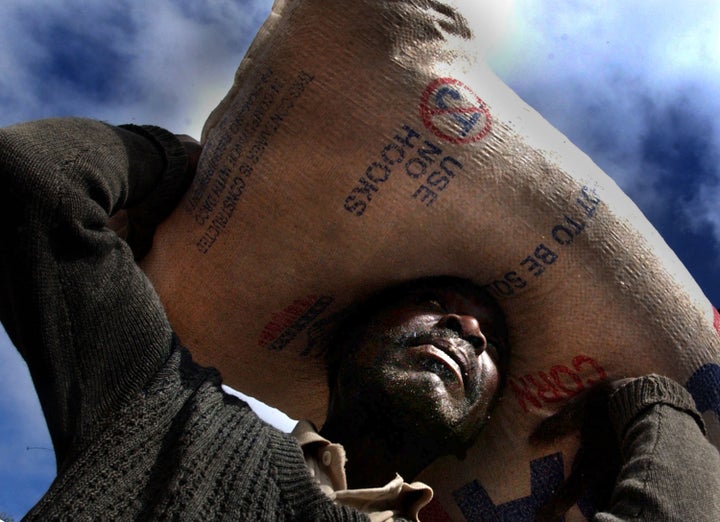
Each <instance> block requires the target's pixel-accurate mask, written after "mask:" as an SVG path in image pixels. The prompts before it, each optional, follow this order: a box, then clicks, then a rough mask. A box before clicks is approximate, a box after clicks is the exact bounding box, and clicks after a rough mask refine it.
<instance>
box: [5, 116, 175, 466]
mask: <svg viewBox="0 0 720 522" xmlns="http://www.w3.org/2000/svg"><path fill="white" fill-rule="evenodd" d="M154 135H156V136H157V138H154V137H153V136H154ZM172 139H173V138H172V136H171V135H168V134H167V133H161V132H159V131H157V130H155V129H149V130H144V129H141V128H135V129H121V128H118V127H112V126H110V125H106V124H103V123H100V122H96V121H90V120H84V119H71V118H65V119H54V120H44V121H38V122H32V123H25V124H20V125H15V126H12V127H8V128H5V129H0V212H1V214H0V227H1V228H0V235H1V236H0V237H2V242H3V246H2V249H0V268H1V270H2V276H1V277H2V290H1V294H0V317H1V318H2V322H3V325H4V326H5V328H6V330H7V332H8V334H9V336H10V339H11V340H12V342H13V343H14V344H15V346H16V347H17V348H18V349H19V350H20V352H21V354H22V355H23V357H24V358H25V361H26V362H27V364H28V366H29V368H30V373H31V375H32V377H33V380H34V383H35V386H36V389H37V392H38V395H39V397H40V401H41V404H42V407H43V411H44V414H45V417H46V420H47V422H48V426H49V429H50V434H51V436H52V439H53V443H54V446H55V450H56V456H57V461H58V467H59V469H62V467H63V463H64V461H65V460H66V459H67V458H68V457H69V456H70V455H71V454H72V453H73V448H77V447H79V446H81V445H82V444H83V442H84V441H86V440H88V439H90V438H92V437H93V436H94V435H95V434H96V433H97V432H98V430H100V429H102V427H103V424H104V422H105V421H106V420H107V419H111V418H112V415H113V412H114V411H116V410H117V409H118V408H119V407H120V405H121V403H122V402H123V401H125V400H127V398H128V397H131V396H133V394H137V393H138V392H140V390H141V388H142V386H143V385H144V384H145V383H146V382H147V381H148V380H149V378H150V377H151V376H152V375H153V374H154V373H155V372H156V371H157V370H158V368H159V367H160V366H161V365H162V364H163V362H164V361H165V360H166V358H167V357H168V354H169V349H170V340H171V329H170V326H169V324H168V321H167V319H166V318H165V315H164V312H163V309H162V306H161V305H160V303H159V300H158V298H157V296H156V295H155V293H154V291H153V290H152V288H151V286H150V284H149V283H148V281H147V280H146V279H145V277H144V276H143V274H142V273H141V272H140V271H139V270H138V269H137V268H136V267H135V265H134V263H132V254H131V253H130V251H129V248H128V247H127V245H126V244H125V243H124V242H123V241H122V240H121V239H119V238H118V237H117V236H116V235H115V234H114V233H113V232H112V231H111V230H110V229H109V228H107V226H106V225H107V221H108V216H109V215H111V214H113V213H114V212H115V211H116V210H118V209H120V208H123V207H126V206H134V205H138V204H140V203H141V202H142V201H145V200H147V199H148V198H150V197H155V196H153V194H154V192H155V191H156V190H158V188H160V190H161V191H162V193H163V194H165V193H166V192H168V189H167V187H168V186H172V185H173V181H172V178H177V177H181V176H182V174H183V173H184V163H183V162H184V159H183V158H182V150H181V149H182V146H181V145H180V144H179V143H175V144H173V143H172ZM161 140H164V142H165V143H162V142H161ZM168 144H170V145H169V146H168ZM166 149H167V150H172V151H174V152H173V153H172V154H166V153H165V152H164V151H165V150H166ZM169 179H170V181H169ZM174 183H175V184H176V185H178V186H180V185H181V184H182V180H180V181H176V182H174Z"/></svg>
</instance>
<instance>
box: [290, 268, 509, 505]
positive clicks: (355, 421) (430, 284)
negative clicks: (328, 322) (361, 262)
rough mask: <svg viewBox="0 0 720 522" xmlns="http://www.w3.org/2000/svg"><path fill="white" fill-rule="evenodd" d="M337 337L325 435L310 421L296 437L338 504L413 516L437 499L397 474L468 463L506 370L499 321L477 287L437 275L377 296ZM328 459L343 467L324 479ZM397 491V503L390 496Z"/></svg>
mask: <svg viewBox="0 0 720 522" xmlns="http://www.w3.org/2000/svg"><path fill="white" fill-rule="evenodd" d="M334 330H335V332H334V334H332V335H331V336H330V339H329V341H327V342H326V344H327V350H328V351H327V355H326V359H327V363H328V364H327V365H328V381H329V388H330V399H329V410H328V415H327V421H326V422H325V424H324V426H323V427H322V430H321V431H320V434H321V435H322V437H319V436H317V435H316V434H315V432H314V429H313V428H312V427H311V426H310V425H309V424H308V423H306V422H301V423H300V424H299V425H298V427H297V428H296V430H295V431H294V435H295V436H296V437H297V438H298V440H299V441H300V443H301V444H302V445H303V449H304V450H305V455H306V459H307V460H308V461H309V465H310V468H311V469H313V470H314V475H315V477H316V478H317V479H318V480H319V481H320V482H321V487H322V489H323V490H324V491H326V493H328V494H329V495H330V496H331V497H332V498H333V499H335V500H336V501H338V502H341V503H343V504H346V505H353V506H355V507H362V508H365V509H366V510H367V508H368V507H372V509H373V510H376V511H387V510H388V509H391V510H393V509H394V510H395V511H396V512H397V511H399V506H400V505H401V504H402V503H405V505H412V506H413V509H412V511H411V512H410V513H406V515H410V518H416V517H417V510H416V509H419V508H421V507H422V506H424V505H425V504H426V503H427V502H428V501H429V500H430V496H431V492H429V490H428V488H426V487H424V486H423V485H421V484H419V483H416V484H411V485H408V484H403V482H402V480H401V478H400V476H402V477H408V478H412V477H415V476H416V475H418V474H419V473H420V471H422V470H423V469H424V468H425V467H427V465H428V464H430V463H431V462H433V461H434V460H435V459H437V458H438V457H440V456H443V455H447V454H455V455H459V456H462V455H463V454H464V453H465V450H466V449H467V448H468V447H469V446H470V444H472V442H473V440H474V439H475V438H476V436H477V435H478V434H479V432H480V430H481V429H482V427H483V426H484V424H485V421H486V418H487V417H488V414H489V412H490V410H491V408H492V405H493V404H494V402H495V400H496V399H497V397H498V391H499V389H500V382H501V380H502V378H501V376H502V375H504V374H505V370H506V369H507V361H508V357H509V349H508V341H507V331H506V327H505V321H504V318H503V315H502V313H501V311H500V309H499V308H498V306H497V304H495V302H494V301H493V300H492V299H491V298H490V297H489V296H488V295H487V294H486V293H485V292H484V291H483V290H482V289H480V288H479V287H478V286H476V285H474V284H473V283H472V282H470V281H466V280H463V279H458V278H453V277H435V278H427V279H422V280H419V281H411V282H409V283H405V284H401V285H398V286H396V287H393V288H390V289H386V290H384V291H382V292H379V293H378V294H377V295H375V296H373V297H372V298H370V299H368V300H367V301H365V302H364V303H362V304H361V305H359V306H357V307H355V308H353V309H352V310H350V311H349V312H348V313H347V317H346V318H345V320H341V321H339V322H338V324H337V325H335V328H334ZM330 441H341V442H342V446H343V448H338V447H337V444H332V443H330ZM328 451H330V452H332V453H334V454H336V455H338V456H339V459H338V458H337V457H335V456H334V455H332V456H331V457H330V458H329V460H330V462H331V463H332V462H337V461H338V460H339V461H340V462H339V464H338V465H337V468H336V469H335V470H333V471H329V472H326V471H325V470H326V469H327V468H330V466H324V465H323V457H324V456H325V455H326V454H327V452H328ZM345 453H347V455H350V458H349V460H348V461H347V464H345V459H344V454H345ZM343 470H344V471H343ZM345 474H347V475H346V476H345ZM388 481H390V482H389V483H388V485H387V486H385V487H381V488H378V487H377V486H378V485H379V484H384V483H385V482H388ZM348 485H350V486H351V487H352V488H362V490H363V491H362V493H360V494H358V493H357V492H356V491H354V490H352V489H350V490H348V489H347V487H348ZM368 488H370V489H368ZM395 490H397V491H398V492H402V495H399V497H401V498H398V495H395V494H393V495H392V496H390V498H389V493H390V491H395ZM409 499H412V500H411V501H410V502H408V500H409Z"/></svg>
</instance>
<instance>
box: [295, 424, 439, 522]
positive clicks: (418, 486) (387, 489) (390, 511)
mask: <svg viewBox="0 0 720 522" xmlns="http://www.w3.org/2000/svg"><path fill="white" fill-rule="evenodd" d="M292 435H293V436H294V437H295V439H296V440H297V441H298V443H299V444H300V447H302V449H303V454H304V455H305V464H306V465H307V468H308V471H310V474H311V475H312V476H313V477H314V478H315V480H316V481H317V482H318V484H319V485H320V489H321V490H322V491H323V492H324V493H325V494H326V495H327V496H328V497H330V498H331V499H333V500H334V501H335V502H337V503H339V504H342V505H344V506H350V507H354V508H356V509H358V510H360V511H362V512H364V513H365V514H367V515H368V516H369V517H370V520H372V521H373V522H380V521H391V520H394V516H401V517H403V518H407V519H410V520H415V521H418V520H419V518H418V514H419V512H420V510H421V509H422V508H423V507H425V506H426V505H427V504H429V503H430V500H431V499H432V496H433V491H432V488H430V486H428V485H427V484H424V483H422V482H413V483H411V484H408V483H407V482H405V481H404V480H403V479H402V477H401V476H400V475H395V478H394V479H393V480H391V481H390V482H388V483H387V484H385V485H384V486H382V487H376V488H363V489H348V487H347V478H346V476H345V463H346V462H347V458H346V456H345V449H344V448H343V447H342V445H341V444H336V443H333V442H330V441H329V440H327V439H326V438H325V437H323V436H322V435H320V434H319V433H318V432H317V429H316V428H315V426H313V425H312V423H310V422H308V421H300V422H298V424H297V426H295V429H294V430H293V432H292Z"/></svg>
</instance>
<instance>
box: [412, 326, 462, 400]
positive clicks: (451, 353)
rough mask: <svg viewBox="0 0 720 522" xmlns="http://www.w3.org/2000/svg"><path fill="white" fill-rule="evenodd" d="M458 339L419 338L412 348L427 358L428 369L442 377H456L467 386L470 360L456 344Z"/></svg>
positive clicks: (414, 351) (455, 378)
mask: <svg viewBox="0 0 720 522" xmlns="http://www.w3.org/2000/svg"><path fill="white" fill-rule="evenodd" d="M456 342H457V340H454V339H445V338H432V339H424V340H418V342H416V343H415V344H414V345H413V346H412V347H411V348H410V350H411V351H412V352H413V353H415V354H418V355H420V356H421V357H422V358H423V359H424V360H425V365H426V369H427V370H429V371H432V372H433V373H438V374H439V375H440V376H441V377H443V376H445V377H449V378H454V380H456V381H457V382H458V383H459V384H460V386H461V387H462V388H465V385H466V381H467V379H468V375H469V369H470V361H468V359H467V355H466V353H465V350H463V349H461V348H458V347H457V346H456Z"/></svg>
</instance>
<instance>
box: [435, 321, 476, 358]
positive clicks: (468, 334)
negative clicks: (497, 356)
mask: <svg viewBox="0 0 720 522" xmlns="http://www.w3.org/2000/svg"><path fill="white" fill-rule="evenodd" d="M438 326H439V327H440V328H447V329H448V330H452V331H453V332H455V333H457V334H459V335H460V336H461V337H462V338H463V339H465V340H466V341H467V342H469V343H470V344H472V345H473V347H474V348H475V350H477V351H479V352H480V353H482V352H484V351H485V348H486V347H487V340H486V339H485V336H484V335H483V333H482V330H481V329H480V323H479V322H478V320H477V319H476V318H475V317H473V316H472V315H460V314H446V315H444V316H443V317H442V318H441V319H440V321H438Z"/></svg>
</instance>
